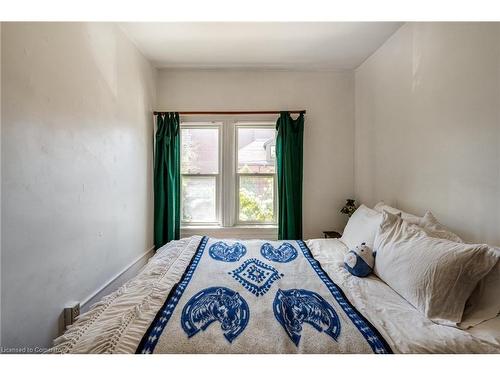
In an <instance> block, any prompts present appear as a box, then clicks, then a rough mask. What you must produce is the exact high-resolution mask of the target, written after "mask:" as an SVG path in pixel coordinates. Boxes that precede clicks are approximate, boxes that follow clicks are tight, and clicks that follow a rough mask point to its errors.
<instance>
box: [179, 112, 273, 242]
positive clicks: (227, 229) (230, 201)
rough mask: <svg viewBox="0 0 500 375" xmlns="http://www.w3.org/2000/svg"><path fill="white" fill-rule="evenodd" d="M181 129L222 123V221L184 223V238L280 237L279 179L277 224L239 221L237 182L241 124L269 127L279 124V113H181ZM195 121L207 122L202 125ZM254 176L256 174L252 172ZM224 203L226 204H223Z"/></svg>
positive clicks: (220, 165) (220, 135) (220, 219)
mask: <svg viewBox="0 0 500 375" xmlns="http://www.w3.org/2000/svg"><path fill="white" fill-rule="evenodd" d="M180 122H181V128H183V127H184V128H186V126H187V127H195V128H196V127H204V126H205V127H214V125H215V124H220V125H219V126H220V131H219V179H220V183H219V185H218V194H217V198H218V199H219V200H218V202H217V208H216V212H217V218H218V223H192V222H181V237H188V236H192V235H195V234H198V235H200V234H201V235H208V236H212V237H219V238H241V239H250V238H262V239H268V240H273V239H277V236H278V226H277V215H278V207H277V201H278V199H277V181H276V178H275V184H274V187H275V189H274V194H275V195H274V201H275V207H274V216H275V218H276V219H275V222H274V223H250V222H240V221H239V220H238V212H237V210H238V206H237V205H238V202H237V199H238V198H237V195H236V194H237V190H236V189H237V188H238V187H237V184H238V178H237V173H236V161H237V145H236V142H237V139H236V132H237V127H243V126H248V127H249V128H255V127H259V126H261V127H265V128H269V127H270V126H271V125H273V126H274V124H275V123H276V116H272V115H271V116H270V115H251V116H247V115H241V116H203V117H201V116H181V119H180ZM194 123H204V124H206V125H198V124H196V125H195V124H194ZM249 175H250V176H253V174H249ZM222 202H224V204H222Z"/></svg>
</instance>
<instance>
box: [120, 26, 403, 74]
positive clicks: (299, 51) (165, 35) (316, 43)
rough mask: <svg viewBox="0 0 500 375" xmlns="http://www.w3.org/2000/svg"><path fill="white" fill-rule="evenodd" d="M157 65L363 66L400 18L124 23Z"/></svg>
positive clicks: (274, 67)
mask: <svg viewBox="0 0 500 375" xmlns="http://www.w3.org/2000/svg"><path fill="white" fill-rule="evenodd" d="M120 25H121V27H122V29H123V30H124V31H125V33H126V34H127V35H128V36H129V38H130V39H131V40H132V41H133V42H134V43H135V44H136V45H137V47H138V48H139V49H140V50H141V52H142V53H143V54H144V56H146V57H147V58H148V59H149V60H150V61H151V62H152V63H153V64H154V65H155V66H156V67H158V68H255V69H307V70H316V69H319V70H322V69H325V70H337V69H338V70H341V69H354V68H356V67H358V66H359V65H360V64H361V63H362V62H363V61H364V60H365V59H366V58H367V57H368V56H370V55H371V54H372V53H373V52H374V51H375V50H376V49H377V48H378V47H379V46H380V45H382V44H383V43H384V42H385V41H386V40H387V38H389V36H391V35H392V34H393V33H394V32H395V31H396V30H397V29H398V28H399V27H400V26H401V23H399V22H314V23H313V22H311V23H306V22H300V23H298V22H286V23H278V22H273V23H259V22H247V23H239V22H229V23H228V22H226V23H222V22H220V23H219V22H217V23H216V22H213V23H209V22H193V23H145V22H144V23H141V22H138V23H121V24H120Z"/></svg>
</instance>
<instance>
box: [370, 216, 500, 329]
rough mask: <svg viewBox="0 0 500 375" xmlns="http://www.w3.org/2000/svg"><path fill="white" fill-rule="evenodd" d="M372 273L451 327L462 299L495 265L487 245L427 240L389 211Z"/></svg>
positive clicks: (494, 256)
mask: <svg viewBox="0 0 500 375" xmlns="http://www.w3.org/2000/svg"><path fill="white" fill-rule="evenodd" d="M374 250H375V251H376V252H377V256H376V258H375V268H374V271H375V274H376V275H378V276H379V277H380V278H381V279H382V280H383V281H385V282H386V284H388V285H389V286H390V287H391V288H392V289H394V290H395V291H396V292H397V293H399V294H400V295H401V296H402V297H403V298H404V299H406V300H407V301H408V302H409V303H410V304H412V305H413V306H414V307H415V308H416V309H417V310H419V311H420V312H422V313H423V314H424V315H425V316H426V317H427V318H429V319H430V320H432V321H434V322H435V323H438V324H444V325H450V326H456V325H457V323H459V322H460V321H461V320H462V314H463V312H464V307H465V303H466V301H467V299H468V298H469V296H470V295H471V293H472V291H473V290H474V288H475V287H476V285H477V283H478V281H479V280H481V279H482V278H483V277H484V276H485V275H486V274H487V273H488V272H489V271H490V270H491V269H492V268H493V266H494V265H495V264H496V262H497V261H498V254H495V253H494V252H493V251H491V250H490V248H489V246H487V245H472V244H463V243H457V242H451V241H448V240H445V239H439V238H434V237H430V236H429V235H428V234H427V233H426V232H425V231H424V230H423V229H422V228H420V227H419V226H417V225H413V224H410V223H408V222H406V221H405V220H402V219H401V218H399V217H397V216H395V215H392V214H390V213H388V212H384V213H383V219H382V223H381V224H380V228H379V231H378V232H377V234H376V237H375V244H374Z"/></svg>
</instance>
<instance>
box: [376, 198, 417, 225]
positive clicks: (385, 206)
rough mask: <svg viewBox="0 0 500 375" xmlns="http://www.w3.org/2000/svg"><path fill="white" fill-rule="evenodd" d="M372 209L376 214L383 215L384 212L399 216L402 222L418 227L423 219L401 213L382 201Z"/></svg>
mask: <svg viewBox="0 0 500 375" xmlns="http://www.w3.org/2000/svg"><path fill="white" fill-rule="evenodd" d="M373 209H374V210H375V211H377V212H380V213H383V212H384V211H387V212H389V213H391V214H394V215H397V214H401V217H402V218H403V220H406V221H408V222H409V223H411V224H417V225H420V222H421V220H422V219H423V218H422V217H420V216H417V215H413V214H410V213H408V212H404V211H401V210H399V209H397V208H395V207H392V206H389V205H388V204H385V203H384V201H380V202H378V203H377V204H376V205H375V207H373Z"/></svg>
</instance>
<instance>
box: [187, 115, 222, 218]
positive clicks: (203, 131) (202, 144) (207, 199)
mask: <svg viewBox="0 0 500 375" xmlns="http://www.w3.org/2000/svg"><path fill="white" fill-rule="evenodd" d="M219 137H220V125H218V124H182V125H181V197H182V199H181V221H182V222H183V223H191V224H217V223H219V210H218V201H219V200H218V191H219V190H220V173H219V169H220V168H219V167H220V157H219V154H220V152H219Z"/></svg>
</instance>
